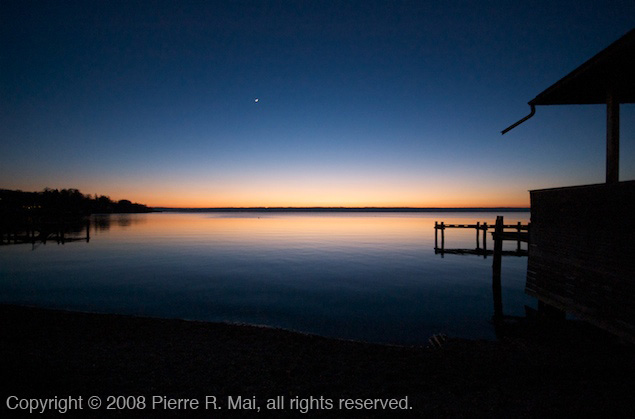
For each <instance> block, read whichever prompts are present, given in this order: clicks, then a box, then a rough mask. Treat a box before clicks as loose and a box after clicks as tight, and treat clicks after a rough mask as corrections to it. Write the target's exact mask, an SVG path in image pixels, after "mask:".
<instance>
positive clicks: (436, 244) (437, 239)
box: [434, 221, 439, 251]
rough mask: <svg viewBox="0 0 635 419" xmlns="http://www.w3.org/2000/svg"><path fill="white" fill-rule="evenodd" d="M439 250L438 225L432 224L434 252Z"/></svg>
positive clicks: (436, 223)
mask: <svg viewBox="0 0 635 419" xmlns="http://www.w3.org/2000/svg"><path fill="white" fill-rule="evenodd" d="M438 248H439V223H438V222H436V221H435V222H434V250H435V251H436V250H437V249H438Z"/></svg>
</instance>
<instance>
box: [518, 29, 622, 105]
mask: <svg viewBox="0 0 635 419" xmlns="http://www.w3.org/2000/svg"><path fill="white" fill-rule="evenodd" d="M607 95H612V96H614V98H615V100H617V102H618V103H634V102H635V29H632V30H631V31H629V32H628V33H626V35H624V36H622V37H621V38H620V39H618V40H617V41H615V42H613V43H612V44H611V45H609V46H608V47H607V48H605V49H604V50H602V51H600V52H599V53H598V54H596V55H595V56H594V57H592V58H591V59H589V60H588V61H586V62H585V63H584V64H582V65H581V66H580V67H578V68H576V69H575V70H573V71H572V72H571V73H569V74H567V75H566V76H564V77H563V78H562V79H560V80H559V81H557V82H556V83H554V84H553V85H551V86H550V87H548V88H547V89H545V90H544V91H543V92H542V93H540V94H538V96H536V97H535V98H534V99H532V100H531V101H530V102H529V105H583V104H605V103H606V99H607Z"/></svg>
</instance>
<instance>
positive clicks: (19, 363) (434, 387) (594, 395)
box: [0, 305, 635, 417]
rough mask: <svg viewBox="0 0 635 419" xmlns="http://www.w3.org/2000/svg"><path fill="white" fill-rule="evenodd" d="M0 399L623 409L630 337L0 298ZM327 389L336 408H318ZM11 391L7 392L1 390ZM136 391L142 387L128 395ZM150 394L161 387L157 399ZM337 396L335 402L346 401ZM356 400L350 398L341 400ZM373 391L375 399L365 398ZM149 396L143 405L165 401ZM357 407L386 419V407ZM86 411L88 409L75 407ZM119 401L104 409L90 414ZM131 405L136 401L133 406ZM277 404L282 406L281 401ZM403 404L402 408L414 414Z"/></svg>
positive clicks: (524, 412)
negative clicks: (179, 316) (437, 340)
mask: <svg viewBox="0 0 635 419" xmlns="http://www.w3.org/2000/svg"><path fill="white" fill-rule="evenodd" d="M0 328H1V330H2V334H3V337H2V345H1V350H0V352H1V353H0V364H1V365H2V367H1V368H2V376H3V381H4V384H5V385H4V386H3V387H4V389H3V390H2V392H3V400H2V403H3V405H5V407H6V400H7V398H8V397H9V396H15V397H17V398H45V397H55V396H58V397H59V398H62V397H70V396H72V397H75V398H77V397H79V396H82V397H83V398H84V402H85V401H86V400H87V399H88V397H90V396H99V397H101V399H102V400H103V402H104V403H105V402H106V398H107V397H108V396H134V397H137V398H138V397H143V398H145V401H146V402H148V403H150V401H151V400H152V397H153V396H160V397H163V396H165V397H167V398H190V399H197V400H199V401H200V402H201V406H202V403H203V401H204V400H205V398H206V397H207V396H212V397H216V400H218V403H219V406H220V407H222V410H219V411H213V412H209V411H205V410H204V409H203V408H202V407H201V406H199V410H197V411H191V410H190V411H188V412H185V411H180V412H173V413H180V414H183V413H188V414H191V413H197V414H202V415H206V416H209V415H210V414H213V415H214V416H218V414H219V413H223V415H221V416H224V417H234V416H244V415H247V414H249V413H253V412H252V411H245V410H236V409H233V410H229V409H228V408H229V405H228V401H229V399H228V398H229V397H233V398H234V399H233V400H236V399H235V398H236V397H237V396H242V397H243V398H244V399H247V398H249V399H250V400H251V399H252V397H255V399H256V400H257V403H258V405H259V407H260V408H261V409H263V410H265V409H266V403H267V400H271V399H275V398H278V400H280V398H282V399H284V400H285V401H286V405H285V407H284V409H282V411H284V412H285V413H293V414H295V415H298V414H299V410H298V407H297V406H299V405H296V408H295V409H293V408H291V406H290V404H289V403H290V401H291V400H292V399H294V398H295V399H296V400H298V401H302V400H307V401H306V402H304V403H305V406H308V404H307V403H309V402H310V400H311V399H310V398H311V397H313V399H314V401H315V403H314V404H312V407H311V409H310V410H311V413H313V414H318V415H319V416H329V417H342V416H347V414H348V413H355V412H357V413H360V411H359V410H357V408H353V409H352V410H347V409H345V408H342V407H341V406H342V405H341V404H340V405H339V406H338V403H340V400H351V399H352V400H362V401H364V400H374V401H376V400H384V401H386V400H388V399H394V400H399V401H402V406H403V400H404V399H405V398H407V404H408V409H407V410H400V409H398V410H397V412H396V413H398V414H400V415H402V416H403V415H407V416H411V414H414V415H416V416H421V415H425V416H433V417H438V416H443V417H465V416H474V415H477V416H480V415H487V416H503V417H536V416H543V415H547V416H554V415H555V416H560V415H564V416H574V415H575V416H578V415H580V416H587V417H588V416H595V415H597V416H604V417H628V416H630V417H633V414H635V406H634V405H633V403H632V398H633V395H634V390H633V389H632V380H633V378H634V372H635V360H634V359H633V357H632V349H633V348H632V347H626V346H623V345H621V344H619V343H616V342H614V341H613V340H611V339H609V338H607V337H605V336H604V335H601V334H600V335H597V336H596V335H595V334H594V333H591V332H589V331H588V330H587V329H585V328H583V329H580V330H578V329H577V328H575V327H574V328H573V329H569V328H565V329H561V330H558V331H557V332H556V333H553V332H552V333H549V334H544V335H543V334H540V333H530V334H529V335H526V336H516V337H514V338H508V339H504V340H502V341H498V342H488V341H470V340H460V339H451V338H450V339H448V340H447V342H446V343H445V345H444V346H443V347H442V348H440V349H430V348H423V347H400V346H387V345H377V344H369V343H363V342H351V341H342V340H334V339H326V338H322V337H318V336H313V335H306V334H300V333H294V332H288V331H284V330H279V329H271V328H264V327H254V326H246V325H230V324H221V323H203V322H194V321H182V320H166V319H151V318H137V317H127V316H119V315H110V314H87V313H71V312H64V311H54V310H45V309H39V308H27V307H19V306H13V305H0ZM320 398H322V402H324V400H331V402H332V403H333V405H332V406H333V407H332V408H331V409H328V408H327V406H326V405H324V404H322V405H321V407H319V406H318V401H317V400H319V399H320ZM12 400H14V401H15V400H16V399H12ZM137 400H139V399H137ZM157 400H159V399H157ZM344 403H345V402H344ZM351 403H353V402H351ZM373 403H374V402H373ZM162 406H163V405H161V404H159V406H158V407H156V408H155V410H150V408H149V407H146V410H145V411H144V412H143V414H144V415H146V416H147V415H155V414H157V413H158V414H159V415H161V413H164V412H163V410H164V407H162ZM373 409H374V410H363V411H361V413H362V414H363V416H364V417H369V416H377V417H385V416H386V414H387V413H386V412H385V411H384V410H385V409H382V408H377V406H376V405H375V408H373ZM84 413H86V412H84ZM116 413H122V412H117V411H108V410H105V404H104V405H103V406H102V408H101V409H99V410H96V411H92V412H91V413H90V414H91V416H94V415H95V414H99V415H100V416H105V417H110V416H113V415H115V414H116ZM136 413H140V412H136ZM276 413H278V414H279V413H281V411H278V412H276ZM414 415H413V416H414Z"/></svg>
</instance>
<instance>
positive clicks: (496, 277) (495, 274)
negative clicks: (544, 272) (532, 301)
mask: <svg viewBox="0 0 635 419" xmlns="http://www.w3.org/2000/svg"><path fill="white" fill-rule="evenodd" d="M446 228H470V229H475V230H476V248H475V249H446V248H445V229H446ZM490 229H493V230H494V231H492V232H491V234H492V239H493V240H494V249H493V250H487V232H488V230H490ZM506 229H507V231H506ZM510 229H511V231H509V230H510ZM529 229H530V224H522V223H521V222H518V223H516V224H505V223H504V222H503V216H500V215H499V216H497V217H496V223H495V224H494V226H491V225H488V224H487V222H484V223H482V224H481V223H480V222H478V223H476V224H445V223H444V222H443V221H442V222H441V223H439V222H437V221H435V222H434V252H435V254H436V253H441V256H443V255H444V254H445V253H451V254H473V255H482V256H483V257H484V258H487V256H488V255H492V256H493V257H494V260H493V262H492V295H493V299H494V316H493V322H494V324H495V325H498V324H500V323H501V322H503V320H504V317H505V316H504V315H503V296H502V287H501V262H502V257H503V256H527V255H528V250H523V249H522V248H521V243H527V244H529ZM439 231H441V247H439V246H438V244H439V238H438V236H439ZM481 231H482V236H483V247H482V248H481V246H480V244H481V240H480V234H481ZM504 241H515V242H516V250H515V251H513V250H512V251H504V250H503V242H504Z"/></svg>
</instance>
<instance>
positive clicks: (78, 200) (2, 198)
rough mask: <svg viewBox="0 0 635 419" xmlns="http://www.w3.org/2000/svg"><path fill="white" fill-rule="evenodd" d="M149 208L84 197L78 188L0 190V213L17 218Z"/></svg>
mask: <svg viewBox="0 0 635 419" xmlns="http://www.w3.org/2000/svg"><path fill="white" fill-rule="evenodd" d="M151 211H152V209H150V208H148V207H147V206H145V205H142V204H136V203H132V202H130V201H128V200H127V199H122V200H120V201H116V202H115V201H113V200H111V199H110V198H109V197H107V196H104V195H100V196H98V195H94V196H91V195H84V194H83V193H81V192H80V191H79V190H77V189H62V190H58V189H50V188H46V189H44V190H43V191H42V192H23V191H19V190H18V191H15V190H8V189H0V214H1V215H3V216H5V217H7V216H9V217H10V216H12V215H15V216H20V215H90V214H105V213H137V212H151Z"/></svg>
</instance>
